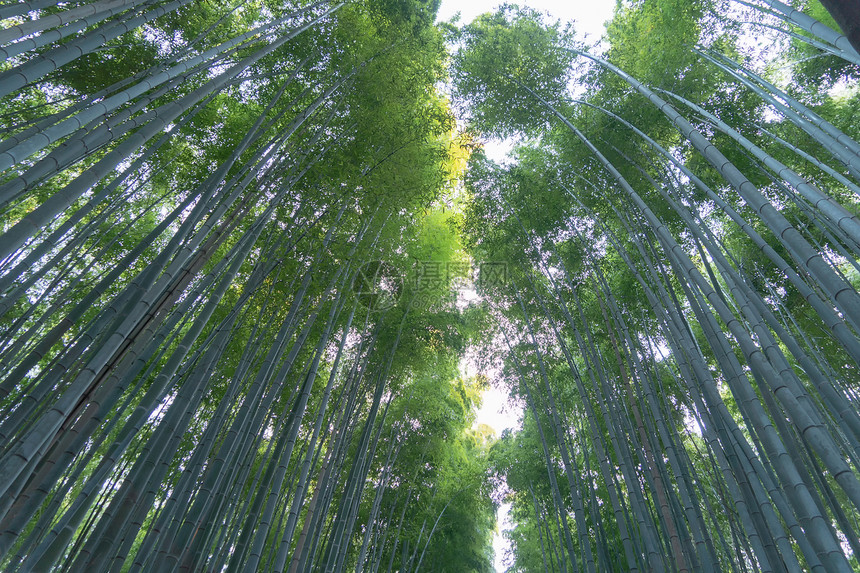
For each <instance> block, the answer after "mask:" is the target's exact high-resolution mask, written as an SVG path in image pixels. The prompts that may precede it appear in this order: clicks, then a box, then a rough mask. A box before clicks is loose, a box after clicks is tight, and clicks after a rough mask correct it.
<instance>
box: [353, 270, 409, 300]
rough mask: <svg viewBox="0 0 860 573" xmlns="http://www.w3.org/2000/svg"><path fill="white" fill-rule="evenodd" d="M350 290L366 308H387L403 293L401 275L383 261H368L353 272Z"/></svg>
mask: <svg viewBox="0 0 860 573" xmlns="http://www.w3.org/2000/svg"><path fill="white" fill-rule="evenodd" d="M352 292H354V293H355V295H356V297H357V298H358V301H359V302H360V303H361V304H362V305H364V307H365V308H367V309H368V310H370V311H380V310H387V309H389V308H391V307H393V306H394V305H396V304H397V301H398V300H399V299H400V295H401V294H402V293H403V277H402V276H401V275H400V274H399V273H398V272H397V269H395V268H394V267H393V266H391V265H389V264H388V263H386V262H385V261H370V262H367V263H364V264H363V265H361V266H360V267H359V268H358V271H357V272H356V273H355V278H354V279H353V281H352Z"/></svg>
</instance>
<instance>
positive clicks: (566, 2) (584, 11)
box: [437, 0, 616, 573]
mask: <svg viewBox="0 0 860 573" xmlns="http://www.w3.org/2000/svg"><path fill="white" fill-rule="evenodd" d="M515 1H516V0H515ZM615 2H616V0H520V1H519V2H516V3H518V4H520V5H525V6H529V7H530V8H534V9H536V10H542V11H545V12H549V14H551V15H552V16H553V17H555V18H558V19H559V20H562V21H568V22H569V21H572V22H574V29H575V30H576V31H577V34H578V35H579V36H580V37H583V39H584V40H586V41H588V42H596V41H597V40H599V39H600V37H601V36H602V34H603V30H604V23H605V22H606V21H607V20H609V19H610V18H611V17H612V11H613V9H614V8H615ZM499 4H500V2H498V1H496V0H467V1H464V0H442V5H441V6H440V8H439V14H438V18H437V19H438V20H439V21H445V20H449V19H451V17H452V16H454V14H455V13H456V12H460V22H459V24H460V25H462V24H467V23H469V22H471V21H472V20H473V19H474V18H475V16H477V15H479V14H482V13H484V12H489V11H492V10H493V9H494V8H495V7H496V6H497V5H499ZM488 143H489V144H488V145H486V146H485V151H486V153H487V156H488V157H490V158H491V159H495V160H496V161H499V160H501V159H502V158H503V157H504V155H505V153H506V152H507V150H508V149H509V148H510V144H509V143H506V142H488ZM464 369H465V370H470V369H469V368H468V366H467V365H466V366H465V367H464ZM468 373H469V374H473V372H468ZM520 415H521V412H520V411H518V410H516V409H514V408H510V407H509V406H508V405H507V396H506V394H505V392H504V391H503V390H502V389H500V388H496V387H492V388H491V389H490V390H488V391H486V392H485V393H484V396H483V405H482V406H481V408H480V410H478V414H477V421H476V423H478V424H487V425H488V426H490V427H492V428H493V429H495V431H496V433H497V434H501V433H502V431H503V430H504V429H506V428H514V427H516V426H517V418H518V417H519V416H520ZM509 511H510V504H507V503H506V504H503V505H502V507H500V508H499V512H498V514H497V519H498V522H499V527H500V528H501V529H509V528H511V527H512V526H513V524H512V523H511V522H510V521H509V520H508V512H509ZM493 548H494V549H495V552H496V559H495V564H494V565H495V569H496V571H497V572H499V573H501V572H503V571H504V570H505V567H506V565H507V564H506V563H505V560H504V556H505V552H506V550H507V548H508V543H507V540H506V539H505V538H504V537H502V535H501V532H500V531H499V532H497V533H496V535H495V537H494V538H493Z"/></svg>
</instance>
